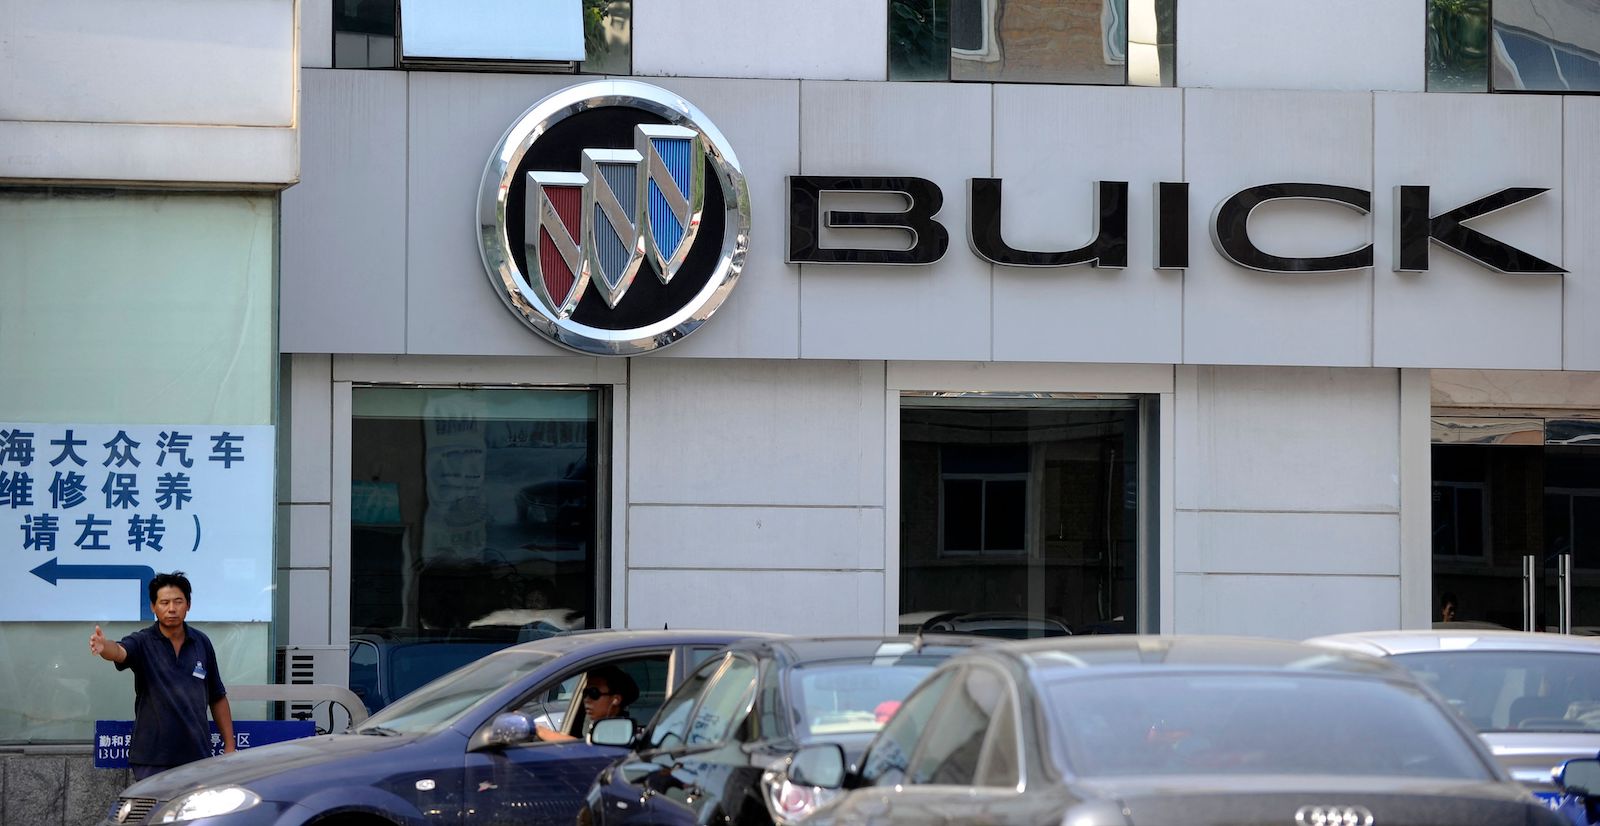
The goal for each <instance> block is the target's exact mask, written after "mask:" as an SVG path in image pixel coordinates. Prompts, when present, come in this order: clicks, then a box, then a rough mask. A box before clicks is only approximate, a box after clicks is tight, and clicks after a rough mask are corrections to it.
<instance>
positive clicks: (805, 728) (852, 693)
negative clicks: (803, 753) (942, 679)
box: [789, 660, 934, 737]
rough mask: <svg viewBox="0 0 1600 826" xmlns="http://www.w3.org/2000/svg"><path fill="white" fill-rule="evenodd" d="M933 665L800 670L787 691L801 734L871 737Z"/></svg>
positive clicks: (848, 665) (832, 665)
mask: <svg viewBox="0 0 1600 826" xmlns="http://www.w3.org/2000/svg"><path fill="white" fill-rule="evenodd" d="M933 665H934V664H933V663H931V662H915V663H913V662H904V661H901V662H893V661H890V662H882V661H879V662H874V661H871V660H863V661H861V662H855V663H844V664H840V663H830V664H827V665H812V666H806V665H802V666H797V667H796V668H795V669H794V670H793V671H792V672H791V674H790V678H789V690H790V692H791V700H792V703H791V704H792V705H793V707H794V709H795V713H796V715H797V716H798V718H799V722H800V725H799V728H800V729H801V733H802V735H811V736H815V737H827V736H829V735H838V734H870V733H872V732H875V731H877V730H878V729H880V728H883V724H884V723H886V722H888V720H889V717H890V716H891V715H892V714H894V711H895V709H897V708H899V707H900V701H901V700H904V699H905V697H906V695H907V694H910V693H911V689H913V688H915V687H916V685H917V683H920V682H922V678H923V677H925V676H927V675H928V672H930V671H932V670H933Z"/></svg>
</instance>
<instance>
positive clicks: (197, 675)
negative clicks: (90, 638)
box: [117, 623, 228, 766]
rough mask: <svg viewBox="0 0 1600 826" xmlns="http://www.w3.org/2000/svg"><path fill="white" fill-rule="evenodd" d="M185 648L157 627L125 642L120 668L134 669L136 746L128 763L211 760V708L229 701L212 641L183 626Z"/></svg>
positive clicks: (137, 632) (164, 764)
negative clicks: (176, 645)
mask: <svg viewBox="0 0 1600 826" xmlns="http://www.w3.org/2000/svg"><path fill="white" fill-rule="evenodd" d="M183 632H184V633H183V647H182V649H181V650H179V651H178V652H176V653H174V652H173V650H172V641H171V640H168V639H167V638H166V636H164V635H163V634H162V633H161V625H160V623H157V624H155V625H151V626H150V627H149V628H141V629H139V630H138V631H135V632H133V633H132V634H129V635H128V636H126V637H123V638H122V648H123V650H124V651H126V652H128V656H127V657H126V658H124V659H123V661H122V662H120V663H117V670H118V671H121V670H123V669H125V668H127V669H132V670H133V748H132V749H131V750H130V751H129V753H128V762H129V763H135V764H141V765H147V766H178V765H182V764H184V763H190V762H193V761H195V760H200V759H202V758H206V757H210V756H211V727H210V725H209V723H208V721H209V719H210V711H211V704H212V703H215V702H216V701H218V700H220V699H222V698H223V697H226V696H227V694H228V690H227V689H226V688H224V687H223V685H222V675H221V673H220V670H219V669H218V668H217V652H216V649H214V648H212V647H211V640H210V639H209V638H207V637H206V635H205V634H202V633H200V632H199V631H196V630H195V629H194V627H193V626H190V625H189V624H187V623H185V624H184V626H183Z"/></svg>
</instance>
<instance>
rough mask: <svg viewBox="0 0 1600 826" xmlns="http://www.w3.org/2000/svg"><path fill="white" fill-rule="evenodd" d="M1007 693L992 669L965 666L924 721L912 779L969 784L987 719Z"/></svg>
mask: <svg viewBox="0 0 1600 826" xmlns="http://www.w3.org/2000/svg"><path fill="white" fill-rule="evenodd" d="M1005 693H1006V683H1005V678H1004V677H1002V676H1000V674H999V673H998V672H996V671H994V670H993V669H990V668H985V667H981V666H975V667H972V668H968V669H967V670H966V673H964V674H962V675H961V677H960V679H959V680H957V681H956V683H955V688H953V689H952V690H951V691H950V692H949V694H950V699H948V700H946V701H945V704H944V705H942V706H940V707H939V713H938V714H936V715H934V717H933V718H932V719H930V720H929V721H928V723H927V728H926V730H925V731H924V732H923V734H922V737H921V739H920V740H919V741H918V743H917V752H916V756H915V757H914V758H913V760H912V766H913V770H912V771H911V774H910V781H911V782H912V783H919V784H922V783H925V784H935V785H941V786H970V785H972V784H973V782H974V780H975V779H976V778H977V773H978V757H979V756H980V755H981V754H982V753H983V740H984V736H985V735H986V734H987V733H988V731H989V721H990V719H991V718H992V717H993V716H994V713H995V711H996V710H997V709H998V708H999V706H1000V701H1001V699H1003V698H1004V696H1005Z"/></svg>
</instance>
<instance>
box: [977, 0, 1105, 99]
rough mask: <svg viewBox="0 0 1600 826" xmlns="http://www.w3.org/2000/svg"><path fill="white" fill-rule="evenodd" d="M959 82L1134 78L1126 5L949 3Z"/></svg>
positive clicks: (1038, 0) (1025, 0) (1013, 0)
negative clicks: (1130, 75) (1129, 71)
mask: <svg viewBox="0 0 1600 826" xmlns="http://www.w3.org/2000/svg"><path fill="white" fill-rule="evenodd" d="M950 2H951V6H950V21H951V26H950V78H951V79H952V80H978V81H1020V82H1043V83H1093V84H1113V85H1122V84H1123V83H1124V82H1126V79H1127V63H1128V55H1127V52H1128V14H1127V9H1128V5H1127V0H950Z"/></svg>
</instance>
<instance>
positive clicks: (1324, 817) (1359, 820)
mask: <svg viewBox="0 0 1600 826" xmlns="http://www.w3.org/2000/svg"><path fill="white" fill-rule="evenodd" d="M1294 822H1295V823H1296V824H1297V826H1372V812H1370V811H1368V810H1367V808H1366V807H1365V806H1301V807H1300V810H1299V811H1297V812H1295V813H1294Z"/></svg>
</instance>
